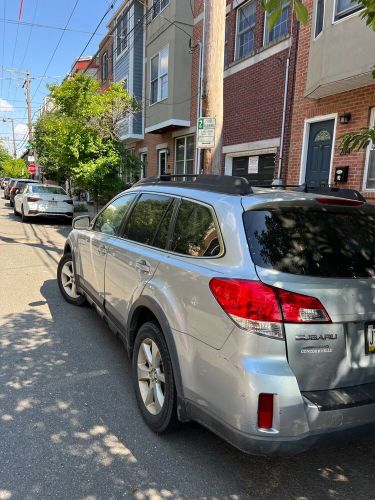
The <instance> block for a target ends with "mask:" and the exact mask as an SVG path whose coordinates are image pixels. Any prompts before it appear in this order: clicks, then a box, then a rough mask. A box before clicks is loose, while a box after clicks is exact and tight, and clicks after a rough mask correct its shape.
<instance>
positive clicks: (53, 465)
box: [0, 280, 375, 500]
mask: <svg viewBox="0 0 375 500" xmlns="http://www.w3.org/2000/svg"><path fill="white" fill-rule="evenodd" d="M41 296H42V299H41V300H39V301H33V302H30V303H29V306H28V309H27V310H26V311H24V312H23V313H16V314H8V315H7V316H5V317H3V319H2V323H1V333H0V347H1V350H0V361H1V371H0V382H1V388H2V389H1V390H0V425H1V428H2V430H3V433H2V436H3V437H2V446H1V447H0V460H1V463H2V464H6V467H1V468H0V492H1V491H5V492H8V493H9V494H10V495H12V496H11V497H9V498H13V497H14V498H29V499H37V498H38V499H39V498H50V497H51V496H52V493H51V492H54V495H57V497H59V498H69V499H75V498H77V499H83V498H90V499H91V498H92V499H99V498H136V499H137V500H143V499H154V500H156V499H164V498H165V499H180V498H202V499H203V498H206V499H240V498H277V499H279V498H293V499H315V498H370V497H373V480H372V477H373V471H374V467H375V452H374V449H375V446H374V445H375V441H374V440H372V441H368V442H353V443H347V444H346V445H344V446H341V447H339V448H325V449H323V448H322V449H315V450H311V451H310V452H308V453H305V454H303V455H299V456H295V457H287V458H285V457H284V458H277V457H274V458H263V457H254V456H247V455H245V454H243V453H241V452H239V451H238V450H236V449H234V448H233V447H231V446H230V445H228V444H227V443H225V442H224V441H222V440H221V439H220V438H218V437H217V436H215V435H214V434H212V433H211V432H209V431H208V430H206V429H204V428H203V427H201V426H199V425H197V424H185V425H182V426H181V428H180V429H179V431H177V432H174V433H171V434H167V435H161V436H159V435H156V434H153V433H152V432H151V431H150V430H149V429H148V428H147V427H146V426H145V424H144V423H143V421H142V419H141V416H140V414H139V412H138V409H137V406H136V401H135V397H134V395H133V389H132V384H131V382H130V376H131V369H130V362H129V360H128V357H127V354H126V352H125V350H124V348H123V345H122V343H121V342H120V341H119V340H118V339H117V338H116V337H115V336H114V335H112V333H111V332H110V331H109V330H108V328H107V327H106V325H105V323H104V322H103V321H102V320H101V319H100V318H99V317H98V316H97V314H96V313H95V311H94V310H93V309H91V308H89V307H81V308H78V307H74V306H70V305H69V304H66V303H65V302H63V301H62V299H61V297H60V295H59V293H58V289H57V283H56V281H55V280H48V281H45V282H44V283H43V285H42V287H41ZM1 448H2V449H3V452H2V451H1ZM4 450H6V453H5V455H4V457H5V458H6V460H5V459H4V457H3V455H2V453H4ZM1 488H3V490H1ZM0 498H1V496H0Z"/></svg>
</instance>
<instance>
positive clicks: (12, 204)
mask: <svg viewBox="0 0 375 500" xmlns="http://www.w3.org/2000/svg"><path fill="white" fill-rule="evenodd" d="M9 205H10V206H11V207H14V202H13V200H12V199H11V198H9Z"/></svg>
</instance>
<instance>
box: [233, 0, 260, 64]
mask: <svg viewBox="0 0 375 500" xmlns="http://www.w3.org/2000/svg"><path fill="white" fill-rule="evenodd" d="M251 3H254V4H255V20H254V26H253V28H251V27H250V28H249V29H248V30H249V31H251V30H252V29H253V35H254V37H253V50H251V51H250V52H247V53H246V54H245V55H243V56H241V57H240V56H239V55H238V48H239V45H238V43H239V41H238V39H239V36H240V33H239V32H238V24H239V23H238V18H239V13H240V11H241V10H243V9H244V8H246V7H247V5H249V4H251ZM255 27H256V0H249V1H248V2H246V3H245V4H243V5H241V6H240V7H238V8H237V11H236V38H235V43H234V57H235V61H238V60H240V59H243V58H244V57H248V56H250V55H251V54H253V53H254V45H255ZM244 31H246V30H244Z"/></svg>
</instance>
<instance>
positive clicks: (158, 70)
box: [150, 47, 169, 104]
mask: <svg viewBox="0 0 375 500" xmlns="http://www.w3.org/2000/svg"><path fill="white" fill-rule="evenodd" d="M168 52H169V49H168V47H165V48H164V49H163V50H161V51H160V52H159V54H157V55H156V56H154V57H153V58H152V59H151V68H150V104H154V103H155V102H158V101H162V100H163V99H166V98H167V97H168Z"/></svg>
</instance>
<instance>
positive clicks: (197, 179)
mask: <svg viewBox="0 0 375 500" xmlns="http://www.w3.org/2000/svg"><path fill="white" fill-rule="evenodd" d="M171 183H173V186H175V187H183V188H191V189H201V190H204V191H212V192H215V193H223V194H237V195H242V196H244V195H247V194H251V193H252V192H253V191H252V189H251V186H250V184H249V182H248V181H247V179H245V178H244V177H236V176H231V175H199V174H195V175H191V174H186V175H183V174H182V175H174V174H173V175H172V174H171V175H170V174H165V175H160V176H159V177H146V178H145V179H141V180H140V181H138V182H137V183H136V186H139V185H143V186H145V185H147V186H150V185H151V186H152V185H170V184H171Z"/></svg>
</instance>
